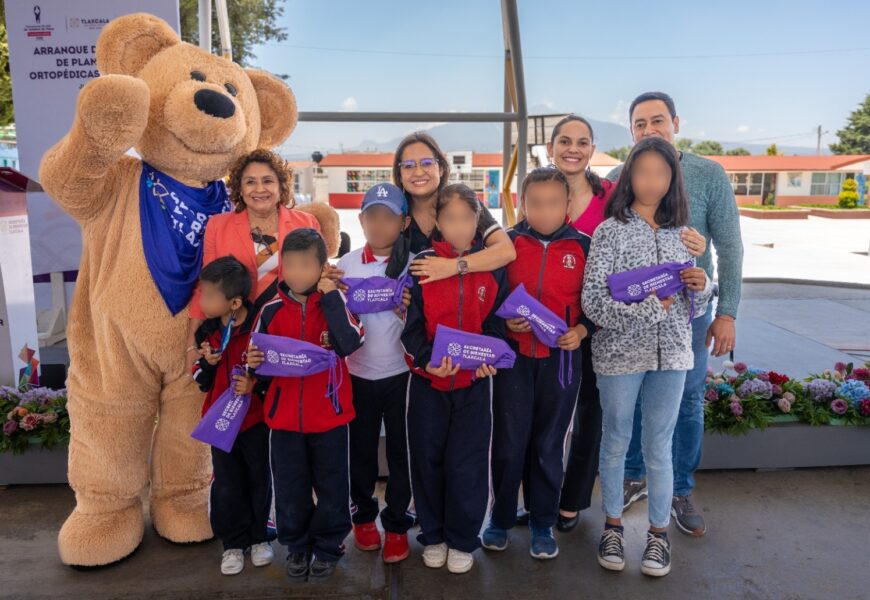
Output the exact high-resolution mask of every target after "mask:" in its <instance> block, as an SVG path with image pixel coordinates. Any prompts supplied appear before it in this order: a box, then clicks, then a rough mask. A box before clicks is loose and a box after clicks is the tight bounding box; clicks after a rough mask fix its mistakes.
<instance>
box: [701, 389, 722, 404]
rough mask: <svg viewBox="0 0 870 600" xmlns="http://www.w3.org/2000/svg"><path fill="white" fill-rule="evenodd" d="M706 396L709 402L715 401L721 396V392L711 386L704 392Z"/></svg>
mask: <svg viewBox="0 0 870 600" xmlns="http://www.w3.org/2000/svg"><path fill="white" fill-rule="evenodd" d="M704 398H705V399H706V400H707V402H715V401H716V400H717V399H718V398H719V394H717V393H716V390H714V389H713V388H710V389H709V390H707V392H706V393H705V394H704Z"/></svg>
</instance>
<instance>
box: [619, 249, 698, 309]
mask: <svg viewBox="0 0 870 600" xmlns="http://www.w3.org/2000/svg"><path fill="white" fill-rule="evenodd" d="M694 266H695V264H694V262H692V261H687V262H684V263H678V262H670V263H663V264H660V265H650V266H649V267H641V268H639V269H632V270H631V271H623V272H622V273H613V274H612V275H608V276H607V287H608V288H610V295H611V296H612V297H613V299H614V300H617V301H619V302H624V303H626V304H634V303H636V302H643V301H644V299H646V297H647V296H649V295H650V292H653V291H655V292H656V295H657V296H658V297H659V298H668V297H670V296H673V295H674V294H678V293H679V292H681V291H683V290H685V289H687V288H686V284H685V283H683V282H682V280H681V279H680V271H682V270H683V269H689V268H691V267H694ZM690 295H691V299H692V301H691V302H690V305H691V306H690V309H689V312H690V314H689V321H691V320H692V319H693V318H694V317H695V302H694V297H695V294H694V292H691V293H690Z"/></svg>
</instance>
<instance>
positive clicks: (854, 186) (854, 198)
mask: <svg viewBox="0 0 870 600" xmlns="http://www.w3.org/2000/svg"><path fill="white" fill-rule="evenodd" d="M838 204H839V205H840V208H855V207H857V206H858V182H857V181H855V180H854V179H847V180H846V181H844V182H843V188H842V189H841V190H840V196H839V202H838Z"/></svg>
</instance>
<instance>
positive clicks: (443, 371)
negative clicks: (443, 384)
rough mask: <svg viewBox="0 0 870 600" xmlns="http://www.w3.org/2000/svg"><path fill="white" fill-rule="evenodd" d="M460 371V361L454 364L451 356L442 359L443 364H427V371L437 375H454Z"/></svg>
mask: <svg viewBox="0 0 870 600" xmlns="http://www.w3.org/2000/svg"><path fill="white" fill-rule="evenodd" d="M458 371H459V363H456V364H455V365H454V364H453V360H452V359H451V358H450V357H449V356H445V357H444V358H442V359H441V366H439V367H433V366H432V365H426V372H427V373H429V374H430V375H434V376H435V377H453V376H454V375H456V373H457V372H458Z"/></svg>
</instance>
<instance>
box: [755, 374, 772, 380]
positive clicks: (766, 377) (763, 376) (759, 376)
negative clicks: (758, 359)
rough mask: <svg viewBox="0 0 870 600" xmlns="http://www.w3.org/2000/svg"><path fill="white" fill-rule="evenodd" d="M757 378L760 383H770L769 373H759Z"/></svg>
mask: <svg viewBox="0 0 870 600" xmlns="http://www.w3.org/2000/svg"><path fill="white" fill-rule="evenodd" d="M758 378H759V379H760V380H761V381H770V374H769V373H759V374H758Z"/></svg>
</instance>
